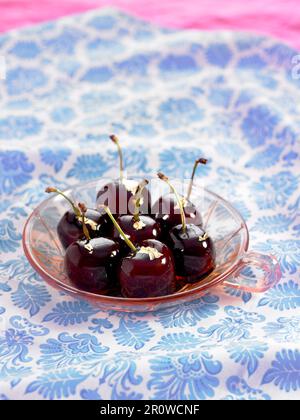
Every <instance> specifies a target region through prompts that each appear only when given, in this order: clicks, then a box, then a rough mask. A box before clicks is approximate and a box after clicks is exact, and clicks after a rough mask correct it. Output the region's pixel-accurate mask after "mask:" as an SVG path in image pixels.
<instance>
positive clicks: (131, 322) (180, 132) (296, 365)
mask: <svg viewBox="0 0 300 420" xmlns="http://www.w3.org/2000/svg"><path fill="white" fill-rule="evenodd" d="M0 56H4V57H5V60H6V79H5V80H2V81H1V82H0V83H1V96H0V102H1V116H0V197H1V201H0V382H1V392H0V397H1V398H2V399H7V398H10V399H16V398H25V399H31V398H32V397H34V398H46V399H59V398H63V399H67V398H78V399H79V398H83V399H92V398H93V399H97V398H98V399H100V398H102V399H105V398H108V399H120V398H121V399H138V398H146V399H147V398H152V399H160V398H165V399H213V398H216V399H221V398H224V399H270V398H274V399H275V398H282V399H286V398H288V399H296V398H298V399H299V392H300V351H299V348H300V317H299V306H300V289H299V267H300V240H299V234H300V222H299V215H300V213H299V201H300V199H299V197H300V186H299V182H300V174H299V167H300V165H299V160H300V150H299V142H298V138H299V135H300V106H299V104H300V90H299V88H300V85H299V78H298V77H297V76H298V75H299V66H298V65H297V64H295V65H294V67H292V66H291V62H292V60H293V59H294V58H295V57H297V53H296V52H295V51H294V50H293V49H290V48H289V47H287V46H286V45H283V44H281V43H278V42H277V41H274V40H273V39H271V38H265V37H261V36H250V35H248V34H242V33H236V32H217V33H215V32H209V31H208V32H198V31H173V30H169V29H168V30H166V29H159V28H157V27H155V26H152V25H151V24H148V23H145V22H144V21H140V20H139V19H135V18H133V17H132V16H130V15H126V14H122V13H119V12H117V11H114V10H103V11H96V12H89V13H87V14H83V15H80V16H76V17H74V18H65V19H62V20H59V21H57V22H51V23H47V24H45V25H42V26H36V27H29V28H28V29H26V30H21V31H17V32H11V33H7V34H5V35H4V36H2V37H0ZM296 61H297V60H296ZM111 132H117V134H119V136H120V138H121V139H122V144H123V146H124V158H125V164H126V167H127V168H130V171H131V172H132V173H135V174H136V175H139V176H141V177H144V176H145V175H149V174H151V173H153V172H154V173H155V172H156V171H157V170H158V169H159V168H160V169H161V168H163V169H164V171H165V172H166V173H168V174H169V176H171V177H172V178H173V177H174V178H176V177H177V178H181V179H182V178H187V177H189V175H190V171H191V167H192V165H193V162H194V160H195V159H196V158H198V157H199V156H207V157H208V158H210V163H209V165H208V166H207V167H205V168H203V169H202V170H201V171H199V175H198V176H199V179H200V180H202V181H203V182H205V185H206V186H207V187H208V188H209V189H212V190H214V191H216V192H217V193H220V194H221V195H222V196H224V197H225V198H227V199H229V200H230V201H231V202H232V204H233V205H234V206H235V207H236V208H237V209H238V210H239V211H240V212H241V213H242V215H243V217H244V218H245V220H246V221H247V224H248V226H249V229H250V235H251V248H252V249H254V250H256V251H260V252H263V253H266V254H273V255H275V256H276V257H277V259H278V261H279V262H280V264H281V269H282V272H283V278H282V280H281V282H280V284H279V285H278V286H276V287H275V288H273V289H271V290H269V291H268V292H266V293H264V294H262V295H260V294H258V295H255V294H251V293H249V292H248V293H246V292H242V291H240V290H233V289H230V288H218V289H214V290H212V291H211V293H209V294H208V295H206V296H203V297H201V298H199V299H197V300H195V301H193V302H190V303H187V304H181V305H179V306H175V307H173V308H169V309H166V310H160V311H157V312H155V313H152V314H144V313H140V314H123V313H116V312H113V311H109V312H107V311H103V310H98V309H95V308H94V307H92V306H90V305H89V304H87V303H86V302H83V301H80V300H77V299H74V298H72V297H69V296H67V295H64V294H62V293H60V292H58V291H56V290H53V289H51V287H50V286H49V287H48V286H47V285H45V283H44V282H43V280H42V279H41V278H40V277H39V276H38V275H37V274H36V273H35V272H34V271H33V269H32V268H31V267H30V266H29V264H28V262H27V261H26V258H25V257H24V254H23V251H22V247H21V239H22V229H23V226H24V223H25V221H26V219H27V217H28V216H29V214H30V212H31V211H32V209H33V208H35V206H36V205H37V204H38V203H40V202H41V201H42V200H43V199H44V197H45V193H44V190H45V187H46V186H48V185H56V186H58V187H59V188H61V189H64V188H67V187H68V186H70V185H74V184H76V183H78V182H83V181H87V180H91V179H97V178H102V177H115V176H116V161H117V154H116V151H115V149H114V148H113V145H112V144H111V142H110V141H109V140H108V138H107V133H111ZM222 234H225V232H222ZM41 251H43V252H48V253H49V252H51V250H49V249H47V248H46V247H45V244H43V243H41ZM49 261H50V262H51V259H50V260H49ZM241 275H242V276H243V278H245V279H247V281H248V282H249V284H250V285H251V284H252V283H255V281H256V278H257V275H258V273H257V272H256V270H254V267H251V266H250V267H247V268H246V269H245V270H244V272H243V273H241Z"/></svg>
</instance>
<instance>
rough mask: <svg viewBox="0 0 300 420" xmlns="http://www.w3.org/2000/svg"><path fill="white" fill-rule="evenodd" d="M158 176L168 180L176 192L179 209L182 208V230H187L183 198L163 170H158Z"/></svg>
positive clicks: (165, 180) (172, 189)
mask: <svg viewBox="0 0 300 420" xmlns="http://www.w3.org/2000/svg"><path fill="white" fill-rule="evenodd" d="M157 176H158V178H159V179H161V180H162V181H164V182H166V183H167V184H168V185H169V187H170V189H171V191H172V192H173V193H174V195H175V197H176V200H177V203H178V206H179V209H180V215H181V224H182V230H183V231H184V232H186V217H185V213H184V206H183V200H182V198H180V197H179V195H178V192H177V191H176V189H175V187H174V186H173V185H172V184H171V182H170V181H169V178H168V177H167V176H166V175H164V174H163V173H161V172H158V174H157Z"/></svg>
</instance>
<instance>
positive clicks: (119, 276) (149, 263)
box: [46, 135, 215, 298]
mask: <svg viewBox="0 0 300 420" xmlns="http://www.w3.org/2000/svg"><path fill="white" fill-rule="evenodd" d="M110 138H111V140H112V141H113V142H114V143H115V144H116V146H117V147H118V152H119V157H120V178H119V180H117V181H114V182H111V183H109V184H107V185H105V186H104V187H103V188H102V189H101V190H100V191H99V192H98V194H97V200H96V208H97V210H96V209H88V208H87V207H86V206H85V204H84V203H78V205H77V204H75V203H74V202H73V201H72V200H71V199H70V198H69V197H67V196H66V195H65V194H64V193H63V192H62V191H60V190H58V189H56V188H52V187H49V188H47V189H46V192H47V193H56V194H60V195H62V196H63V197H64V198H65V199H66V200H67V201H68V202H69V204H70V206H71V208H70V210H69V211H67V212H66V213H65V214H64V215H63V217H62V218H61V220H60V222H59V224H58V227H57V232H58V236H59V238H60V241H61V243H62V245H63V247H64V248H65V249H66V255H65V269H66V272H67V275H68V277H69V278H70V280H71V281H72V282H73V283H74V284H75V285H76V286H77V287H79V288H80V289H83V290H85V291H89V292H92V293H98V294H110V295H118V296H123V297H126V298H147V297H157V296H165V295H169V294H172V293H174V292H176V291H178V290H179V289H180V288H182V287H183V286H184V285H187V284H190V283H195V282H198V281H200V280H201V279H203V278H204V277H206V276H207V275H208V274H210V273H211V272H212V271H213V270H214V269H215V248H214V244H213V241H212V240H211V238H210V237H209V235H208V234H207V233H206V232H205V231H204V229H203V223H202V218H201V215H200V212H199V211H198V209H197V208H196V207H195V205H194V204H193V203H192V202H191V201H190V195H191V191H192V186H193V180H194V176H195V173H196V169H197V166H198V165H199V164H206V163H207V161H206V160H205V159H199V160H196V162H195V164H194V168H193V173H192V177H191V181H190V185H189V189H188V193H187V196H186V197H181V196H179V194H178V193H177V191H176V189H175V188H174V186H173V185H172V183H171V182H170V181H169V179H168V178H167V177H166V176H165V175H164V174H162V173H160V172H159V173H158V178H159V179H161V180H162V181H164V182H165V183H166V184H167V185H168V186H169V188H170V193H169V194H167V195H164V196H161V197H160V198H159V199H158V201H157V202H156V203H155V205H154V206H153V207H152V206H151V194H150V191H149V189H148V187H147V185H148V181H147V180H143V181H142V182H141V183H140V184H138V183H137V182H136V181H133V180H128V179H125V177H124V175H123V156H122V150H121V147H120V143H119V140H118V138H117V137H116V136H114V135H112V136H111V137H110ZM111 204H113V205H111ZM130 208H131V209H132V210H131V211H129V209H130ZM152 208H153V209H157V211H156V212H155V214H151V209H152ZM177 210H179V211H177Z"/></svg>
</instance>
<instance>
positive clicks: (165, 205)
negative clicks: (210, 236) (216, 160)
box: [153, 158, 207, 234]
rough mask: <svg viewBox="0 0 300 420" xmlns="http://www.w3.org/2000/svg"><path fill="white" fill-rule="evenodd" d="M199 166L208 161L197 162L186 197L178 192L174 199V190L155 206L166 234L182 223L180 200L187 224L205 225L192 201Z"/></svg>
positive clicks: (200, 160)
mask: <svg viewBox="0 0 300 420" xmlns="http://www.w3.org/2000/svg"><path fill="white" fill-rule="evenodd" d="M199 164H202V165H206V164H207V160H206V159H203V158H200V159H196V160H195V162H194V167H193V172H192V176H191V179H190V183H189V186H188V190H187V195H186V197H179V196H178V194H177V192H176V194H175V197H174V190H173V194H167V195H164V196H163V197H160V198H159V199H158V200H157V202H156V203H155V205H154V206H153V210H154V212H155V219H156V220H157V221H158V222H160V224H161V228H162V230H163V233H164V234H166V233H168V232H169V230H170V229H172V227H174V226H177V225H179V224H180V223H181V214H180V211H181V208H180V206H179V204H178V199H179V198H180V199H181V200H182V205H183V209H184V214H185V218H186V223H193V224H195V225H197V226H202V225H203V220H202V217H201V213H200V211H199V209H198V208H197V207H196V206H195V205H194V204H193V203H192V202H191V200H190V197H191V194H192V189H193V183H194V178H195V174H196V170H197V167H198V165H199ZM172 188H173V187H172ZM172 188H171V190H172Z"/></svg>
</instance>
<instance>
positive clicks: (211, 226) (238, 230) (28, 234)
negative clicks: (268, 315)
mask: <svg viewBox="0 0 300 420" xmlns="http://www.w3.org/2000/svg"><path fill="white" fill-rule="evenodd" d="M97 187H99V182H89V183H85V184H80V185H78V186H75V187H73V188H72V189H70V190H68V191H66V193H67V194H68V195H69V196H71V197H72V198H73V199H74V200H75V201H79V200H80V201H84V202H85V203H86V204H87V205H88V206H90V207H95V197H96V192H97V190H98V189H99V188H97ZM191 200H192V202H193V203H194V204H195V205H197V206H199V208H200V210H201V211H202V215H203V219H204V224H205V227H206V229H207V231H208V233H209V235H210V236H211V237H212V239H213V240H214V242H215V245H216V250H217V266H216V269H215V271H214V272H213V273H211V274H210V275H209V276H208V277H206V278H205V279H204V280H201V281H200V282H199V283H195V284H192V285H188V286H186V287H185V288H183V289H181V290H180V291H178V292H177V293H175V294H172V295H168V296H163V297H158V298H157V297H156V298H146V299H127V298H122V297H114V296H106V295H98V294H94V293H89V292H85V291H83V290H80V289H78V288H76V287H74V286H73V285H72V283H71V281H70V280H69V279H68V277H67V276H66V274H65V272H64V254H65V250H64V249H63V247H62V246H61V244H60V241H59V239H58V236H57V232H56V227H57V224H58V221H59V219H60V217H61V216H62V215H63V213H64V212H65V211H66V209H67V203H66V201H65V200H64V199H62V198H61V197H60V196H52V197H50V198H49V199H47V200H45V201H44V202H42V203H41V204H40V205H39V206H38V207H37V208H36V209H35V210H34V211H33V213H32V214H31V216H30V217H29V219H28V220H27V222H26V225H25V227H24V232H23V247H24V252H25V255H26V257H27V258H28V261H29V262H30V264H31V265H32V267H33V268H34V269H35V270H36V271H37V272H38V274H39V275H40V276H41V277H42V278H43V279H44V280H46V281H47V282H48V283H49V284H50V285H51V286H53V287H56V288H57V289H60V290H62V291H64V292H67V293H69V294H71V295H73V296H74V297H76V298H81V299H86V300H87V301H89V302H90V303H91V304H93V305H97V306H98V307H100V308H102V309H113V310H117V311H126V312H134V311H142V312H145V311H154V310H158V309H161V308H166V307H169V306H173V305H176V304H180V303H185V302H189V301H191V300H194V299H196V298H199V297H200V296H201V295H203V294H204V293H207V292H208V291H209V290H210V289H211V288H212V287H215V286H216V285H220V284H223V285H226V286H229V287H233V288H237V289H240V290H243V291H247V292H252V293H260V292H264V291H266V290H268V289H269V288H271V287H273V286H274V285H275V284H277V283H278V282H279V280H280V279H281V270H280V266H279V264H278V262H277V261H276V259H275V258H274V257H272V256H267V255H262V254H258V253H256V252H248V247H249V232H248V229H247V225H246V223H245V221H244V220H243V218H242V217H241V215H240V214H239V213H238V212H237V211H236V210H235V209H234V208H233V207H232V206H231V205H230V203H228V202H227V201H225V200H224V199H222V198H221V197H219V196H217V195H216V194H214V193H212V192H210V191H208V190H206V189H204V188H202V186H200V185H198V184H197V183H196V184H195V185H194V188H193V192H192V196H191ZM249 266H250V267H251V269H252V270H251V272H252V275H251V276H248V275H247V272H248V270H246V268H247V267H249ZM253 273H254V274H255V275H253Z"/></svg>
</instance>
